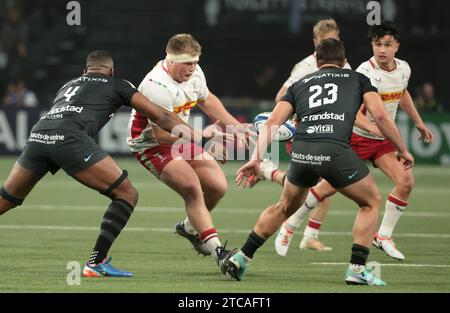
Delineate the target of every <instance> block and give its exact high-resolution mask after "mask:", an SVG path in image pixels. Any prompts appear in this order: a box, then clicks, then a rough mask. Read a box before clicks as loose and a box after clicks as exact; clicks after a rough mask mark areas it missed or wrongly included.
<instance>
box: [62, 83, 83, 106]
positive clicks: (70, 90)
mask: <svg viewBox="0 0 450 313" xmlns="http://www.w3.org/2000/svg"><path fill="white" fill-rule="evenodd" d="M79 88H80V86H76V87H69V88H68V89H67V91H66V93H65V94H64V97H66V102H69V101H70V98H72V97H73V96H75V93H76V92H77V90H78V89H79Z"/></svg>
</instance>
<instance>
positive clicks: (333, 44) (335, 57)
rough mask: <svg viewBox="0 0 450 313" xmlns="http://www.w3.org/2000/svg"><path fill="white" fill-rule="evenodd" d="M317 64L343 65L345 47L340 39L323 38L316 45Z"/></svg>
mask: <svg viewBox="0 0 450 313" xmlns="http://www.w3.org/2000/svg"><path fill="white" fill-rule="evenodd" d="M316 58H317V65H318V66H321V65H323V64H336V65H339V66H343V65H344V62H345V47H344V43H343V42H342V41H340V40H337V39H334V38H329V39H325V40H322V41H321V42H320V43H319V44H318V45H317V47H316Z"/></svg>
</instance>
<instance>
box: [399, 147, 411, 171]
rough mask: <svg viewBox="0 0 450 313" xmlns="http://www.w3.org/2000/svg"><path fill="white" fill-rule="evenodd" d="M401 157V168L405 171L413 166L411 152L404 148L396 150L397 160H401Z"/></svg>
mask: <svg viewBox="0 0 450 313" xmlns="http://www.w3.org/2000/svg"><path fill="white" fill-rule="evenodd" d="M402 159H403V168H404V169H405V171H406V170H409V169H410V168H412V167H414V157H413V156H412V154H411V153H409V151H408V150H405V151H404V152H397V160H399V161H401V160H402Z"/></svg>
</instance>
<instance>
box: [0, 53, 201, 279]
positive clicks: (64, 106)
mask: <svg viewBox="0 0 450 313" xmlns="http://www.w3.org/2000/svg"><path fill="white" fill-rule="evenodd" d="M122 105H124V106H130V107H132V108H133V109H135V110H136V111H137V112H140V114H142V115H143V116H146V117H148V118H150V119H152V121H153V122H154V123H156V124H158V125H159V126H160V127H161V128H163V129H165V130H167V131H170V130H171V129H172V128H173V127H174V126H177V125H178V126H180V127H181V128H183V129H185V130H186V131H187V132H189V133H188V134H187V135H188V136H186V137H189V138H191V139H192V140H194V138H195V137H196V136H195V133H194V132H193V130H192V129H191V128H189V127H188V126H187V125H186V124H185V123H183V122H182V121H180V120H179V119H178V118H177V117H176V116H175V115H174V114H173V113H170V112H169V111H167V110H164V109H161V108H160V107H159V106H156V105H155V104H153V103H152V102H150V101H149V100H148V99H147V98H146V97H144V96H143V95H141V94H140V93H139V92H138V91H137V90H136V89H135V88H134V86H133V85H132V84H130V83H129V82H127V81H126V80H123V79H119V78H115V77H114V62H113V58H112V56H111V55H110V54H109V53H108V52H106V51H94V52H91V53H90V54H89V55H88V56H87V59H86V70H85V73H84V74H83V75H82V76H80V77H78V78H75V79H72V80H71V81H69V82H68V83H66V84H65V85H64V86H63V87H62V88H61V89H60V90H59V91H58V93H57V94H56V97H55V100H54V102H53V106H52V107H51V109H50V111H49V112H48V113H47V115H45V116H44V117H42V118H41V119H40V120H39V121H38V123H37V124H35V125H34V127H33V128H32V130H31V134H30V136H29V138H28V141H27V143H26V146H25V148H24V150H23V152H22V154H21V155H20V157H19V159H18V160H17V162H16V163H15V165H14V166H13V168H12V170H11V172H10V174H9V177H8V178H7V180H6V182H5V184H4V185H3V187H1V188H0V215H1V214H4V213H6V212H7V211H9V210H11V209H13V208H15V207H17V206H20V205H21V204H22V203H23V201H24V200H25V197H26V196H27V195H28V194H29V193H30V192H31V190H32V189H33V188H34V186H35V185H36V184H37V183H38V182H39V181H40V180H41V179H42V178H43V177H44V176H45V175H46V174H47V173H48V172H51V173H52V174H55V173H56V172H57V171H58V170H59V169H61V168H62V169H63V170H64V171H65V172H66V173H67V174H68V175H70V176H71V177H73V178H74V179H76V180H77V181H79V182H80V183H82V184H83V185H85V186H87V187H89V188H92V189H95V190H97V191H99V192H100V193H101V194H102V195H104V196H106V197H108V198H110V199H111V200H112V202H111V204H110V205H109V207H108V208H107V209H106V212H105V214H104V216H103V220H102V223H101V226H100V234H99V236H98V238H97V241H96V243H95V246H94V248H93V250H92V254H91V256H90V258H89V260H88V262H87V263H86V266H85V268H84V270H83V276H85V277H101V276H115V277H129V276H132V273H131V272H128V271H124V270H120V269H117V268H115V267H113V266H112V265H111V263H110V260H111V258H109V260H107V259H106V257H107V255H108V251H109V250H110V248H111V246H112V244H113V243H114V241H115V240H116V238H117V237H118V236H119V234H120V232H121V231H122V229H123V228H124V227H125V225H126V224H127V222H128V220H129V218H130V216H131V214H132V213H133V210H134V208H135V206H136V204H137V201H138V192H137V190H136V189H135V188H134V187H133V185H132V184H131V182H130V181H129V180H128V178H127V175H128V174H127V171H126V170H122V169H120V167H119V166H118V165H117V163H116V162H115V161H114V160H113V159H112V158H111V157H110V156H109V155H108V154H107V153H106V152H105V151H104V150H102V149H101V148H100V147H99V146H98V145H97V144H96V143H95V141H94V139H93V136H94V135H95V134H97V133H98V131H99V130H100V129H101V128H102V127H103V126H104V125H105V124H106V123H108V121H109V120H110V118H111V117H112V116H113V114H114V113H115V112H116V111H117V110H118V109H119V108H120V107H121V106H122ZM197 138H198V136H197ZM191 139H189V140H191ZM202 141H204V139H202Z"/></svg>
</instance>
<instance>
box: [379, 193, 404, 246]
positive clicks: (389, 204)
mask: <svg viewBox="0 0 450 313" xmlns="http://www.w3.org/2000/svg"><path fill="white" fill-rule="evenodd" d="M407 205H408V202H406V201H403V200H400V199H398V198H396V197H394V196H393V195H389V197H388V198H387V200H386V206H385V209H384V216H383V222H382V223H381V225H380V229H379V230H378V236H380V237H381V238H391V237H392V232H393V231H394V227H395V225H397V222H398V220H399V219H400V216H402V214H403V211H404V210H405V208H406V206H407Z"/></svg>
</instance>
